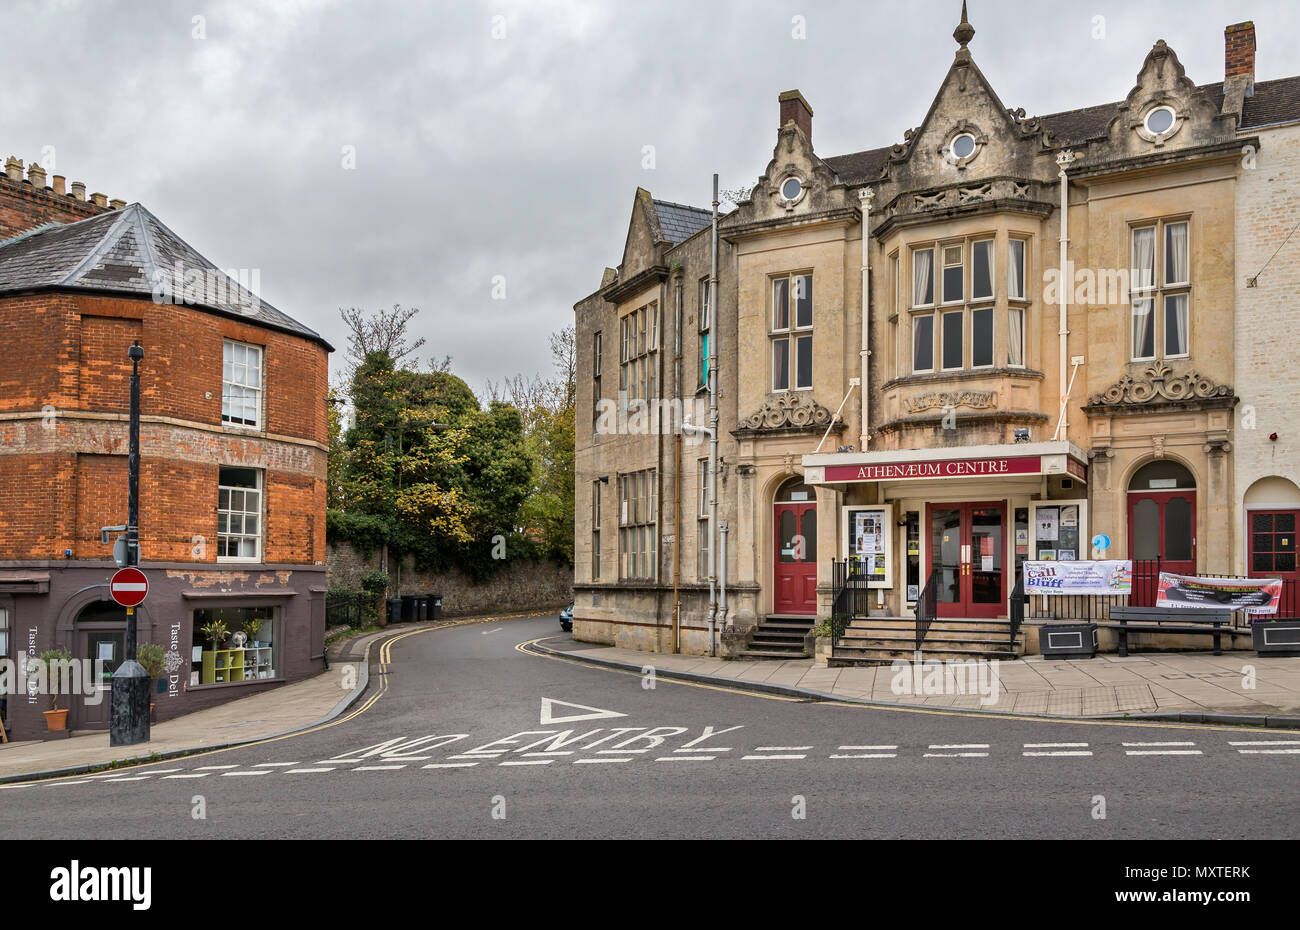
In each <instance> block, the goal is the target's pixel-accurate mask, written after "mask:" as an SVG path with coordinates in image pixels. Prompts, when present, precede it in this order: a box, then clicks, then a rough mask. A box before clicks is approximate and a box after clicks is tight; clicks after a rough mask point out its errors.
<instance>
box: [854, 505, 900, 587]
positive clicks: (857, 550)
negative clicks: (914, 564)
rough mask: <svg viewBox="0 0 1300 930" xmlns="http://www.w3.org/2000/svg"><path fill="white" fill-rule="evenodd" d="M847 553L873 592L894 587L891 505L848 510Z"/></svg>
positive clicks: (892, 509)
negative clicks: (856, 562)
mask: <svg viewBox="0 0 1300 930" xmlns="http://www.w3.org/2000/svg"><path fill="white" fill-rule="evenodd" d="M842 519H843V526H842V529H841V536H842V538H843V539H844V551H845V553H846V554H847V556H848V557H849V558H850V559H855V560H857V561H858V562H859V563H860V565H861V571H862V572H863V574H865V575H866V576H867V586H868V587H871V588H891V587H893V581H892V579H893V572H894V532H895V530H894V508H893V506H892V505H890V504H872V505H861V506H856V507H852V506H851V507H845V508H844V510H843V518H842Z"/></svg>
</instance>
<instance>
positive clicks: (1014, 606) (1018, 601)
mask: <svg viewBox="0 0 1300 930" xmlns="http://www.w3.org/2000/svg"><path fill="white" fill-rule="evenodd" d="M1007 620H1008V623H1009V626H1010V627H1011V651H1012V653H1015V651H1016V634H1017V633H1019V632H1020V627H1021V626H1023V625H1024V622H1025V579H1024V578H1023V577H1021V578H1017V579H1016V586H1015V587H1014V588H1012V589H1011V606H1010V608H1009V609H1008V610H1007Z"/></svg>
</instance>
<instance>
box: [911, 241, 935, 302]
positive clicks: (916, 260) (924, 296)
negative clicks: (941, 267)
mask: <svg viewBox="0 0 1300 930" xmlns="http://www.w3.org/2000/svg"><path fill="white" fill-rule="evenodd" d="M933 270H934V250H933V249H923V250H921V251H917V252H913V253H912V306H913V307H923V306H925V305H926V304H931V303H934V295H933V293H932V292H931V286H932V285H931V280H930V278H931V272H932V271H933Z"/></svg>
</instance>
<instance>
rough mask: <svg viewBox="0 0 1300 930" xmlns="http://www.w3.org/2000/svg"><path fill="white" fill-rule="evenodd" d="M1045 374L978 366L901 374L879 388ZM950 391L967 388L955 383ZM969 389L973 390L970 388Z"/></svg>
mask: <svg viewBox="0 0 1300 930" xmlns="http://www.w3.org/2000/svg"><path fill="white" fill-rule="evenodd" d="M1044 377H1045V375H1044V374H1043V373H1042V372H1041V371H1038V370H1037V369H1034V368H978V369H974V370H971V371H967V370H962V371H944V372H927V373H925V374H920V375H903V376H902V377H900V378H891V379H890V380H888V381H886V382H885V383H884V384H882V385H881V386H880V388H879V390H881V391H888V390H890V389H892V388H896V387H910V386H912V385H915V386H917V387H921V386H924V385H930V384H947V383H953V382H959V383H960V384H963V385H964V384H967V383H971V382H975V383H977V384H986V383H987V382H988V381H989V379H996V378H1013V379H1016V380H1021V381H1042V380H1043V378H1044ZM949 390H950V391H959V390H967V388H964V387H959V386H957V385H956V384H954V386H953V387H952V388H950V389H949ZM970 390H975V389H974V388H971V389H970Z"/></svg>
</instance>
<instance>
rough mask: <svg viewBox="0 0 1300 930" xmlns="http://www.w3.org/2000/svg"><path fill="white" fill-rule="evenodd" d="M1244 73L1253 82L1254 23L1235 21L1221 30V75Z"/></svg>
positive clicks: (1232, 75) (1227, 76) (1231, 75)
mask: <svg viewBox="0 0 1300 930" xmlns="http://www.w3.org/2000/svg"><path fill="white" fill-rule="evenodd" d="M1239 74H1244V75H1245V76H1246V77H1247V78H1248V79H1249V80H1250V83H1251V84H1254V83H1255V24H1254V23H1252V22H1244V23H1235V24H1233V25H1231V26H1229V27H1228V28H1226V29H1224V30H1223V76H1224V78H1225V79H1227V78H1230V77H1235V76H1237V75H1239Z"/></svg>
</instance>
